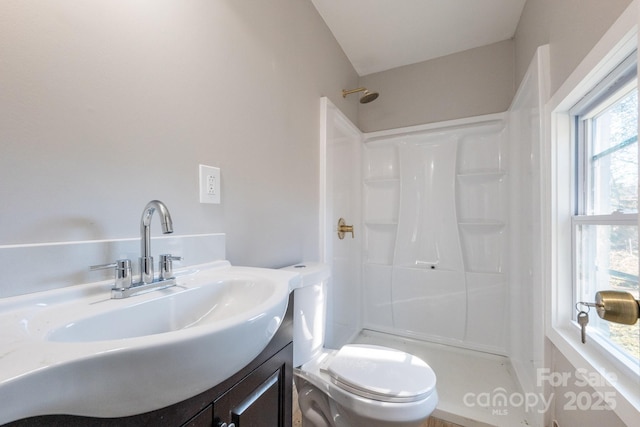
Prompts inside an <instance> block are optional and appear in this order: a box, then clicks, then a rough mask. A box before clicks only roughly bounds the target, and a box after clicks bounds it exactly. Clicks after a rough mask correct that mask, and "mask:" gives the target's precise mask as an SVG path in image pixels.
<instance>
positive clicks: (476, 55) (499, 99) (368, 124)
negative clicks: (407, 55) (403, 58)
mask: <svg viewBox="0 0 640 427" xmlns="http://www.w3.org/2000/svg"><path fill="white" fill-rule="evenodd" d="M513 47H514V44H513V41H511V40H507V41H503V42H500V43H495V44H491V45H488V46H483V47H479V48H475V49H470V50H467V51H464V52H460V53H456V54H453V55H448V56H444V57H441V58H436V59H432V60H430V61H425V62H420V63H418V64H413V65H407V66H404V67H399V68H395V69H392V70H388V71H382V72H380V73H374V74H369V75H367V76H363V77H361V78H360V86H365V87H367V88H369V89H370V90H374V91H378V92H380V97H379V98H378V99H377V100H376V101H375V102H372V103H369V104H363V105H360V106H359V109H358V124H359V126H360V128H361V129H362V130H363V131H364V132H372V131H376V130H383V129H394V128H399V127H405V126H412V125H419V124H425V123H433V122H439V121H443V120H451V119H459V118H464V117H472V116H479V115H483V114H490V113H498V112H502V111H506V110H507V109H508V108H509V105H510V104H511V100H512V99H513V96H514V94H515V91H514V87H515V86H514V81H513V77H514V74H513V64H514V50H513Z"/></svg>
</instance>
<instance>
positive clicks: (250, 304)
mask: <svg viewBox="0 0 640 427" xmlns="http://www.w3.org/2000/svg"><path fill="white" fill-rule="evenodd" d="M277 291H278V286H277V284H276V283H275V282H270V281H262V282H258V281H256V280H246V279H236V278H230V279H221V280H218V281H217V282H213V283H209V284H207V286H200V287H194V288H187V289H184V290H183V291H182V292H177V293H170V294H169V295H156V296H155V298H153V299H151V300H149V301H144V302H140V303H135V304H133V305H129V306H126V307H119V308H115V309H109V310H108V311H105V312H103V313H100V314H95V315H90V316H88V317H85V318H78V313H77V312H76V313H73V314H71V317H74V318H75V319H77V320H75V319H74V320H72V321H70V322H68V323H67V324H65V325H62V326H60V327H58V328H56V329H54V330H52V331H51V333H50V334H48V335H47V336H46V338H47V340H49V341H58V342H90V341H107V340H117V339H125V338H135V337H142V336H146V335H155V334H163V333H167V332H172V331H179V330H182V329H186V328H192V327H204V326H205V325H207V324H209V325H211V324H213V323H221V322H224V321H226V320H228V319H233V318H235V319H238V318H241V317H245V318H246V317H247V316H246V313H247V312H252V311H255V308H257V307H261V306H262V305H263V303H264V302H265V301H268V300H269V298H271V297H272V296H273V295H274V294H275V293H276V292H277ZM132 302H133V301H132ZM259 314H262V312H261V313H259ZM264 314H265V315H267V313H264ZM276 314H277V313H276ZM256 315H257V314H256ZM255 323H256V322H254V323H253V324H255ZM253 324H251V325H250V324H249V323H247V324H246V327H250V326H253Z"/></svg>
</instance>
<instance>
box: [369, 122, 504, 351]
mask: <svg viewBox="0 0 640 427" xmlns="http://www.w3.org/2000/svg"><path fill="white" fill-rule="evenodd" d="M507 165H508V129H507V125H506V115H505V114H494V115H489V116H483V117H476V118H470V119H465V120H457V121H455V122H446V123H439V124H433V125H428V126H418V127H412V128H405V129H398V130H393V131H385V132H376V133H371V134H367V135H365V136H364V166H363V171H364V180H363V202H364V203H363V215H364V225H365V228H364V230H363V231H364V234H365V236H364V245H363V249H364V251H363V254H364V264H363V268H364V278H365V280H364V282H363V296H364V318H363V326H364V327H365V328H369V329H374V330H379V331H385V332H394V333H400V334H402V335H406V336H411V337H414V338H421V339H427V340H429V341H436V342H442V343H447V344H454V345H461V346H464V347H467V348H473V349H480V350H485V351H490V352H493V353H498V354H507V344H508V323H507V320H508V319H509V313H508V306H509V304H508V288H507V280H506V278H507V273H508V271H507V267H508V256H507V255H508V243H509V227H508V212H509V211H508V192H509V191H508V190H509V188H508V167H507Z"/></svg>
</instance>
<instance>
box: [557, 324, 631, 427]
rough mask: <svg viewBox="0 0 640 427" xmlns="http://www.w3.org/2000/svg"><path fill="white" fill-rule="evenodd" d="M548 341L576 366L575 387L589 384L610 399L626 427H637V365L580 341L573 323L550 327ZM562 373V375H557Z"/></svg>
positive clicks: (595, 344)
mask: <svg viewBox="0 0 640 427" xmlns="http://www.w3.org/2000/svg"><path fill="white" fill-rule="evenodd" d="M546 335H547V338H548V339H549V340H550V341H551V342H552V343H553V344H554V345H555V346H556V348H557V349H558V351H560V352H561V353H562V354H563V355H564V356H565V357H566V358H567V360H568V361H569V362H570V363H571V364H572V365H573V366H574V367H575V369H576V371H575V372H574V373H571V374H572V375H573V380H574V381H576V382H575V383H574V382H572V384H576V386H580V385H583V386H584V384H585V383H588V384H589V385H590V386H592V387H593V389H594V390H595V391H596V392H598V393H599V394H600V396H613V398H612V399H611V400H612V401H613V405H612V406H614V407H613V408H612V410H613V412H615V414H616V415H617V416H618V417H619V418H620V419H621V420H622V421H623V422H625V423H626V424H628V425H637V422H638V417H639V415H640V366H635V367H631V366H627V365H625V364H623V363H622V362H621V361H619V360H616V359H614V358H613V357H612V356H611V355H610V354H607V352H606V350H605V349H604V348H602V347H601V346H600V345H599V344H598V343H597V342H596V341H595V340H594V339H593V337H589V335H588V334H587V343H586V344H582V342H581V340H580V329H579V328H578V327H577V326H576V325H574V324H571V323H569V324H567V325H565V326H563V327H551V328H548V330H547V334H546ZM560 374H562V373H560Z"/></svg>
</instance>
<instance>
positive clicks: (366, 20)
mask: <svg viewBox="0 0 640 427" xmlns="http://www.w3.org/2000/svg"><path fill="white" fill-rule="evenodd" d="M311 1H312V2H313V4H314V6H315V7H316V9H317V10H318V12H319V13H320V15H321V16H322V18H323V19H324V21H325V22H326V23H327V25H328V26H329V29H330V30H331V32H332V33H333V35H334V36H335V38H336V39H337V40H338V43H339V44H340V46H341V47H342V49H343V50H344V52H345V53H346V55H347V57H349V60H350V61H351V63H352V64H353V67H354V68H355V69H356V72H357V73H358V74H359V75H360V76H364V75H367V74H371V73H376V72H378V71H384V70H388V69H391V68H396V67H400V66H402V65H408V64H415V63H417V62H422V61H426V60H428V59H432V58H437V57H440V56H445V55H449V54H452V53H455V52H461V51H463V50H467V49H472V48H474V47H478V46H484V45H488V44H491V43H496V42H499V41H502V40H508V39H510V38H512V37H513V35H514V33H515V31H516V26H517V25H518V21H519V20H520V14H521V13H522V9H523V7H524V3H525V1H526V0H311Z"/></svg>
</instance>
